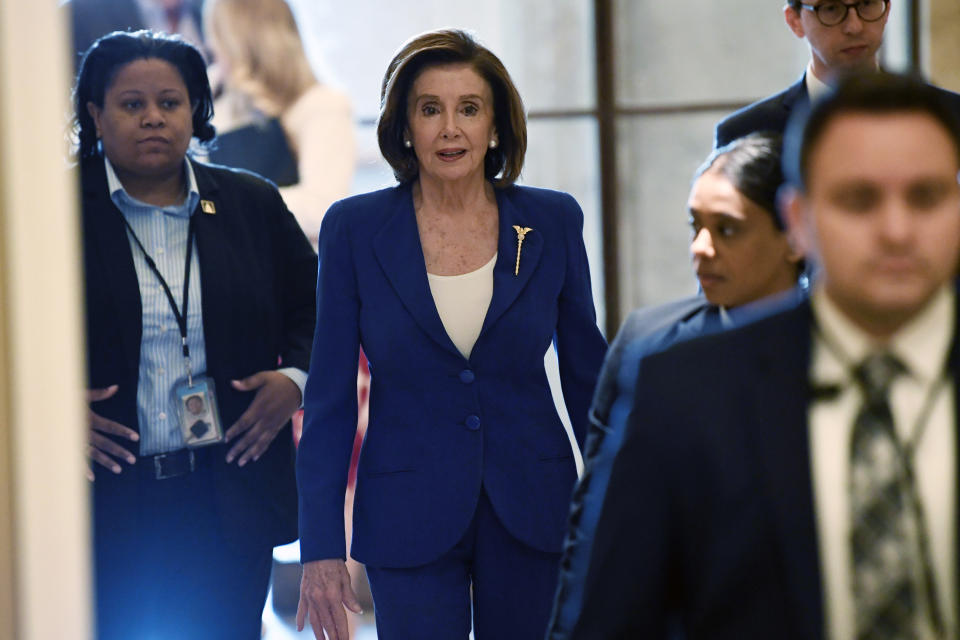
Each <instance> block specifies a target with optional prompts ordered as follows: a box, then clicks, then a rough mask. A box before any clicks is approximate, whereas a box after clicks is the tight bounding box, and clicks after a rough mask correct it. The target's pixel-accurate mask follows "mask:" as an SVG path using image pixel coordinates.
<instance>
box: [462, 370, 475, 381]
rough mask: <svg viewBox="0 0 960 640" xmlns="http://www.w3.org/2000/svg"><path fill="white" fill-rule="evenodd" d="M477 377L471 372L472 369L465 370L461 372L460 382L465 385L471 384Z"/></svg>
mask: <svg viewBox="0 0 960 640" xmlns="http://www.w3.org/2000/svg"><path fill="white" fill-rule="evenodd" d="M475 377H476V376H474V375H473V371H470V369H464V370H463V371H461V372H460V382H462V383H463V384H470V383H471V382H473V381H474V379H475Z"/></svg>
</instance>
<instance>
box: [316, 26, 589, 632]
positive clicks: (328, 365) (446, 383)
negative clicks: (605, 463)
mask: <svg viewBox="0 0 960 640" xmlns="http://www.w3.org/2000/svg"><path fill="white" fill-rule="evenodd" d="M381 95H382V100H381V113H380V123H379V126H378V135H379V140H380V149H381V151H382V152H383V155H384V157H385V158H386V159H387V161H388V162H390V164H391V165H392V166H393V168H394V172H395V174H396V177H397V179H398V181H399V183H400V184H399V185H397V186H395V187H392V188H388V189H384V190H381V191H377V192H374V193H369V194H366V195H361V196H357V197H354V198H349V199H347V200H344V201H341V202H340V203H337V204H335V205H334V206H333V207H331V208H330V210H329V211H328V212H327V214H326V216H325V217H324V222H323V227H322V229H321V232H320V264H321V266H320V272H319V282H318V286H317V309H318V316H317V331H316V333H315V337H314V347H313V360H312V362H311V370H310V371H311V373H310V381H309V382H308V384H307V393H306V401H305V422H304V433H303V438H302V440H301V441H300V449H299V452H298V457H297V478H298V487H299V490H300V504H301V509H300V523H301V536H300V538H301V546H300V549H301V559H302V560H303V561H304V579H303V583H302V587H301V596H300V611H299V615H298V624H299V625H300V626H301V627H302V626H303V624H304V622H305V616H306V615H307V614H309V616H310V621H311V623H312V625H313V628H314V633H315V634H316V635H317V637H320V636H321V635H322V634H323V630H325V631H326V633H327V634H328V636H329V637H330V638H335V639H340V640H342V639H343V638H346V637H347V630H346V620H345V615H344V610H343V604H342V603H346V605H347V606H348V607H350V608H351V609H356V599H355V597H354V595H353V593H352V590H351V588H350V585H349V581H348V577H347V572H346V570H345V568H344V558H345V557H346V555H345V554H346V550H345V546H344V522H343V499H344V488H345V486H346V482H347V465H348V462H349V460H350V453H351V446H352V443H353V434H354V431H355V429H356V424H357V415H356V414H357V402H356V388H355V386H354V385H355V381H356V375H355V371H356V362H357V351H358V348H359V347H360V346H362V347H363V350H364V353H366V355H367V357H368V358H369V361H370V366H371V371H372V381H371V392H370V413H369V423H368V427H367V434H366V437H365V439H364V443H363V448H362V450H361V453H360V462H359V469H358V476H357V488H356V498H355V502H354V511H353V544H352V548H351V555H352V556H353V557H354V558H356V559H357V560H359V561H360V562H363V563H364V564H365V565H366V567H367V574H368V578H369V579H370V586H371V590H372V593H373V598H374V608H375V612H376V617H377V632H378V634H379V637H380V638H385V639H387V638H421V639H423V638H443V639H447V638H466V637H467V635H468V634H469V632H470V628H471V620H472V626H473V630H474V637H475V638H478V640H483V639H484V638H503V637H511V638H534V637H537V638H539V637H542V635H543V633H544V629H545V627H546V622H547V617H548V615H549V613H550V607H551V604H552V602H553V594H554V590H555V586H556V579H557V567H558V561H559V552H560V545H561V542H562V540H563V534H564V530H565V527H566V521H567V513H568V505H569V497H570V490H571V488H572V486H573V482H574V480H575V479H576V469H575V466H574V459H573V453H572V451H571V446H570V442H569V439H568V437H567V434H566V433H565V431H564V428H563V426H562V424H561V422H560V419H559V418H558V416H557V411H556V407H555V405H554V401H553V398H552V396H551V392H550V388H549V385H548V382H547V375H546V373H545V370H544V354H545V353H546V351H547V350H548V349H550V348H554V347H555V348H556V350H557V353H558V358H559V366H560V377H561V381H562V386H563V399H564V402H565V404H566V407H567V410H568V412H569V415H570V419H571V422H572V425H573V431H574V435H575V436H576V438H577V440H578V441H582V438H583V435H584V434H585V433H586V420H587V407H588V405H589V402H590V396H591V393H592V391H593V385H594V382H595V381H596V376H597V372H598V370H599V368H600V364H601V362H602V360H603V354H604V351H605V350H606V345H605V343H604V340H603V338H602V336H601V335H600V332H599V330H598V329H597V326H596V315H595V312H594V307H593V298H592V294H591V290H590V276H589V272H588V268H587V259H586V251H585V249H584V245H583V238H582V225H583V214H582V212H581V211H580V207H579V206H578V205H577V203H576V202H575V201H574V200H573V198H571V197H570V196H569V195H567V194H564V193H559V192H556V191H547V190H543V189H533V188H530V187H519V186H516V185H514V181H515V180H516V179H517V177H518V176H519V174H520V169H521V167H522V166H523V156H524V152H525V150H526V121H525V118H524V114H523V104H522V102H521V101H520V97H519V94H518V93H517V90H516V88H515V87H514V85H513V82H512V81H511V80H510V76H509V74H508V73H507V71H506V69H504V67H503V65H502V64H501V63H500V61H499V60H498V59H497V58H496V56H494V55H493V54H492V53H491V52H490V51H489V50H488V49H486V48H484V47H483V46H482V45H480V44H478V43H477V42H476V41H475V40H474V39H473V38H472V37H471V36H469V35H468V34H466V33H464V32H462V31H452V30H445V31H435V32H431V33H426V34H423V35H420V36H417V37H416V38H414V39H412V40H410V41H409V42H407V43H406V44H405V45H404V46H403V47H402V48H401V49H400V51H399V52H398V53H397V54H396V56H395V57H394V59H393V61H392V62H391V63H390V66H389V67H388V69H387V73H386V75H385V77H384V81H383V87H382V92H381ZM471 597H472V599H473V601H472V607H471ZM471 609H472V611H471Z"/></svg>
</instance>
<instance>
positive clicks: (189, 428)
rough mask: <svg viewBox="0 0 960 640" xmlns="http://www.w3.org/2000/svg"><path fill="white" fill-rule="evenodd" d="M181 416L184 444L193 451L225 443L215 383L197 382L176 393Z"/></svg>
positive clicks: (177, 389) (177, 388) (207, 379)
mask: <svg viewBox="0 0 960 640" xmlns="http://www.w3.org/2000/svg"><path fill="white" fill-rule="evenodd" d="M174 394H175V395H176V399H177V408H178V410H179V414H180V431H181V432H182V433H183V443H184V444H185V445H186V446H187V447H190V448H196V447H205V446H207V445H211V444H216V443H217V442H220V441H222V440H223V430H222V429H221V428H220V416H219V415H218V413H217V400H216V397H215V396H214V394H213V380H211V379H209V378H194V379H193V385H190V384H188V383H186V382H184V383H183V384H180V385H177V386H176V388H175V389H174Z"/></svg>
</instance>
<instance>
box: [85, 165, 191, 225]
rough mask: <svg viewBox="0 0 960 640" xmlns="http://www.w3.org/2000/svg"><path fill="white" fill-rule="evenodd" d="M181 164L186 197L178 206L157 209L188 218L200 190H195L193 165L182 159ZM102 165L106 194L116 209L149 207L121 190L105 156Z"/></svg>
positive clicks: (119, 183)
mask: <svg viewBox="0 0 960 640" xmlns="http://www.w3.org/2000/svg"><path fill="white" fill-rule="evenodd" d="M183 162H184V164H185V167H184V172H185V173H186V176H187V197H186V198H184V201H183V202H182V203H180V204H177V205H168V206H166V207H159V208H160V210H161V211H163V212H164V213H169V214H171V215H175V216H181V217H184V218H188V217H190V215H191V214H192V213H193V211H194V210H195V209H196V208H197V203H198V202H199V201H200V190H199V189H198V188H197V177H196V176H195V175H194V173H193V164H192V163H191V162H190V159H189V158H186V157H184V159H183ZM103 165H104V167H105V168H106V171H107V192H108V193H109V194H110V199H111V200H113V203H114V204H115V205H117V207H120V208H121V209H123V208H124V206H125V205H132V206H137V207H149V206H150V205H148V204H147V203H145V202H143V201H141V200H137V199H136V198H134V197H133V196H131V195H130V194H129V193H127V190H126V189H124V188H123V184H121V182H120V178H118V177H117V172H116V171H115V170H114V168H113V164H111V162H110V159H109V158H107V156H103ZM154 208H156V207H154Z"/></svg>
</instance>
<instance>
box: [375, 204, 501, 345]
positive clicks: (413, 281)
mask: <svg viewBox="0 0 960 640" xmlns="http://www.w3.org/2000/svg"><path fill="white" fill-rule="evenodd" d="M397 195H398V201H397V204H396V207H395V209H394V211H393V213H392V214H391V215H390V216H389V217H388V219H387V221H386V223H385V224H384V225H383V228H382V229H380V231H379V232H377V234H376V235H375V236H374V238H373V252H374V255H376V258H377V261H378V262H379V263H380V266H381V267H382V268H383V273H384V274H385V275H386V277H387V280H389V281H390V284H391V286H392V287H393V289H394V291H396V292H397V295H398V296H399V297H400V300H401V302H402V303H403V306H404V308H406V310H407V312H408V313H409V314H410V315H411V316H412V317H413V319H414V320H415V321H416V322H417V324H418V325H420V328H421V329H423V331H424V332H425V333H426V334H427V335H428V336H430V338H431V339H433V340H434V341H435V342H436V343H437V344H439V345H440V346H441V347H443V348H445V349H447V350H448V351H451V352H453V353H455V354H456V355H457V356H459V357H461V358H462V357H463V355H462V354H461V353H460V351H459V350H458V349H457V347H456V346H454V344H453V341H452V340H450V336H448V335H447V332H446V330H445V329H444V327H443V321H441V320H440V314H438V313H437V306H436V304H435V303H434V301H433V294H432V293H430V283H429V281H428V280H427V269H426V266H425V261H424V257H423V247H421V245H420V233H419V231H418V230H417V219H416V215H415V214H414V211H413V197H412V195H411V193H410V187H409V186H405V187H399V188H398V189H397ZM494 288H496V287H494Z"/></svg>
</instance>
